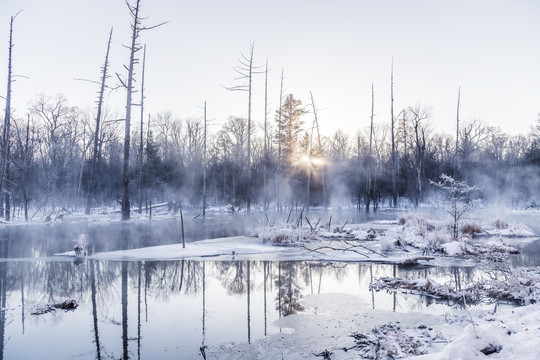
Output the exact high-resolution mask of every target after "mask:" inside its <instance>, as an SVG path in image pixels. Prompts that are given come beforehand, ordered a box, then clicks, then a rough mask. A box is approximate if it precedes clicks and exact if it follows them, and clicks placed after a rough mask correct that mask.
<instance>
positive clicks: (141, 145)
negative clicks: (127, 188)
mask: <svg viewBox="0 0 540 360" xmlns="http://www.w3.org/2000/svg"><path fill="white" fill-rule="evenodd" d="M145 67H146V45H144V50H143V63H142V76H141V129H140V144H139V176H138V181H137V182H138V184H137V188H138V194H137V196H138V202H139V214H141V213H142V172H143V124H144V70H145Z"/></svg>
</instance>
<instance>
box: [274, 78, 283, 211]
mask: <svg viewBox="0 0 540 360" xmlns="http://www.w3.org/2000/svg"><path fill="white" fill-rule="evenodd" d="M282 105H283V69H281V85H280V87H279V113H278V171H276V198H277V199H276V201H277V209H278V212H280V211H281V186H280V185H281V176H282V162H281V131H282V126H281V114H282V113H283V111H282V109H281V108H282Z"/></svg>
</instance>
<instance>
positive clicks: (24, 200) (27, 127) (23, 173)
mask: <svg viewBox="0 0 540 360" xmlns="http://www.w3.org/2000/svg"><path fill="white" fill-rule="evenodd" d="M29 138H30V114H28V123H27V124H26V139H25V144H24V158H23V167H24V168H23V172H22V191H23V206H24V221H27V222H28V193H27V190H26V175H27V174H26V172H27V171H28V141H29Z"/></svg>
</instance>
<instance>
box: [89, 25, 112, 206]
mask: <svg viewBox="0 0 540 360" xmlns="http://www.w3.org/2000/svg"><path fill="white" fill-rule="evenodd" d="M112 33H113V28H112V27H111V31H110V32H109V41H108V42H107V52H106V54H105V63H104V64H103V67H102V68H101V88H100V90H99V98H98V108H97V115H96V130H95V132H94V152H93V154H92V162H91V164H90V180H89V182H88V193H87V197H86V210H85V214H86V215H88V214H90V210H91V208H92V195H93V191H94V172H95V169H96V163H97V157H98V144H99V129H100V126H101V112H102V108H103V93H104V92H105V81H106V80H107V69H108V67H109V50H110V49H111V41H112Z"/></svg>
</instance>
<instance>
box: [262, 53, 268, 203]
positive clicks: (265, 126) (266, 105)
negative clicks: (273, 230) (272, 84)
mask: <svg viewBox="0 0 540 360" xmlns="http://www.w3.org/2000/svg"><path fill="white" fill-rule="evenodd" d="M267 123H268V58H266V67H265V70H264V161H263V208H264V209H265V210H266V209H267V207H268V190H267V185H266V171H267V165H268V130H267Z"/></svg>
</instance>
